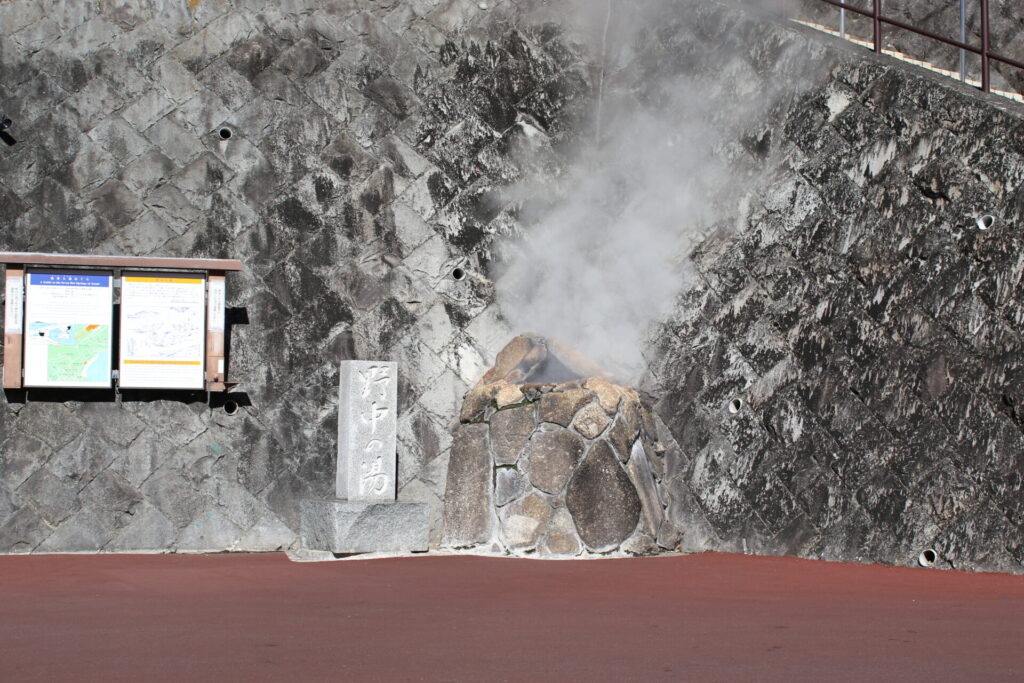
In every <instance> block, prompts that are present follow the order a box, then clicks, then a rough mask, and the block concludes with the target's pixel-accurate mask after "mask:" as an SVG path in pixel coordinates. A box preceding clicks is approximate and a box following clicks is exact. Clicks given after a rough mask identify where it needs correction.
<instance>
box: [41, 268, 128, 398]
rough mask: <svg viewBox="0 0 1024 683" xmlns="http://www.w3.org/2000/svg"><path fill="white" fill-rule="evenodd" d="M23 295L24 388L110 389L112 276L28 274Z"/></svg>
mask: <svg viewBox="0 0 1024 683" xmlns="http://www.w3.org/2000/svg"><path fill="white" fill-rule="evenodd" d="M27 280H28V285H27V287H26V291H25V386H26V387H96V388H104V387H109V386H110V367H111V365H110V364H111V361H110V358H111V326H112V323H113V318H114V315H113V310H114V296H113V292H114V287H113V274H112V273H111V272H110V271H95V270H90V271H84V270H77V271H76V270H41V269H39V270H30V271H28V274H27Z"/></svg>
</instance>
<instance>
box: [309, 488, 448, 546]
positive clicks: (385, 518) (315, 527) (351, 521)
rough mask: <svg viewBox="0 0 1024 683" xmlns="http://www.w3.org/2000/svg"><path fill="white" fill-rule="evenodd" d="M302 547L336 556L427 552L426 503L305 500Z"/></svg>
mask: <svg viewBox="0 0 1024 683" xmlns="http://www.w3.org/2000/svg"><path fill="white" fill-rule="evenodd" d="M301 516H302V520H301V523H302V543H303V545H304V546H305V547H306V548H310V549H313V550H328V551H330V552H332V553H372V552H415V551H425V550H426V549H427V542H428V537H429V527H430V524H429V521H428V515H427V505H426V503H399V502H394V501H390V502H385V503H364V502H355V501H348V500H336V499H335V500H304V501H302V508H301Z"/></svg>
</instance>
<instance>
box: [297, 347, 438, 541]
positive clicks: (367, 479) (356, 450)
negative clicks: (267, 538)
mask: <svg viewBox="0 0 1024 683" xmlns="http://www.w3.org/2000/svg"><path fill="white" fill-rule="evenodd" d="M397 413H398V366H397V364H396V363H391V362H384V361H362V360H346V361H342V362H341V381H340V392H339V395H338V467H337V475H336V477H335V496H336V498H333V499H329V500H316V499H307V500H304V501H303V502H302V510H301V512H302V515H301V517H302V521H301V523H302V541H303V543H304V545H305V547H306V548H309V549H313V550H328V551H330V552H333V553H365V552H378V551H424V550H426V549H427V539H428V532H429V522H428V514H427V506H426V504H425V503H400V502H398V501H396V500H395V497H396V478H397V476H396V475H397V452H396V431H397V417H398V415H397Z"/></svg>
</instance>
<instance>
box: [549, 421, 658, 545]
mask: <svg viewBox="0 0 1024 683" xmlns="http://www.w3.org/2000/svg"><path fill="white" fill-rule="evenodd" d="M566 504H567V507H568V508H569V512H570V513H571V514H572V519H573V522H574V523H575V524H576V530H577V531H578V532H579V535H580V538H581V539H583V542H584V543H586V544H587V547H588V548H590V549H591V550H603V549H607V548H612V547H615V546H618V545H619V544H620V543H622V542H623V541H625V540H626V539H627V538H628V537H629V535H630V534H632V533H633V531H634V530H635V529H636V525H637V522H639V521H640V510H641V508H640V497H639V496H638V495H637V493H636V489H635V488H634V487H633V484H632V482H630V480H629V475H627V474H626V472H625V471H624V470H623V469H622V467H621V466H620V465H619V462H618V460H617V459H616V458H615V454H614V453H613V452H612V449H611V446H609V445H608V442H607V441H604V440H600V441H595V442H594V445H593V446H591V448H590V452H589V453H587V455H586V457H585V458H584V459H583V462H582V463H580V466H579V468H577V470H576V472H575V473H574V474H573V476H572V479H571V480H570V481H569V488H568V493H567V496H566Z"/></svg>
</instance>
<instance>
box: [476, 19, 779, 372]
mask: <svg viewBox="0 0 1024 683" xmlns="http://www.w3.org/2000/svg"><path fill="white" fill-rule="evenodd" d="M615 4H616V5H621V4H622V3H615ZM641 4H644V5H645V6H646V7H647V9H648V12H646V13H645V15H646V16H647V17H650V16H651V15H652V13H653V12H652V11H651V9H652V8H654V7H655V4H654V3H641ZM684 4H685V3H684ZM590 6H591V7H592V8H594V9H591V11H590V12H589V13H587V14H585V15H584V18H585V19H586V20H587V21H588V22H589V25H590V26H592V27H596V32H597V36H596V43H595V44H596V45H598V46H603V48H604V53H605V59H606V64H608V63H609V62H610V61H611V58H609V54H610V53H614V55H617V57H615V58H614V59H617V60H619V61H626V60H628V59H630V56H631V52H630V48H631V46H636V45H637V40H636V34H635V33H633V32H632V31H631V32H630V35H626V36H623V35H621V34H620V35H619V36H618V40H619V43H618V44H617V45H615V46H609V45H608V42H609V37H608V35H607V33H606V32H604V31H602V28H603V27H604V26H606V25H607V24H606V22H605V19H606V15H605V14H603V12H604V11H605V8H606V5H605V3H604V2H597V3H592V4H591V5H590ZM595 6H596V8H595ZM616 9H619V8H618V7H617V8H616ZM598 10H600V11H598ZM658 10H659V11H664V9H663V8H658ZM620 11H621V10H620ZM653 14H655V15H656V13H653ZM634 16H636V15H634ZM613 21H614V18H613ZM617 25H619V24H617ZM620 33H621V32H620ZM599 49H600V47H599ZM636 49H637V50H642V49H643V47H642V46H638V47H636ZM735 62H736V63H735V64H730V63H729V62H728V60H726V62H725V63H723V64H722V71H721V72H719V73H717V74H715V75H714V77H713V78H693V77H686V78H680V77H678V76H674V77H672V78H671V80H666V81H663V82H658V83H645V84H643V87H642V91H643V95H642V96H641V97H636V96H634V94H630V93H631V91H633V92H634V93H635V92H636V91H638V90H640V89H639V88H637V87H635V86H636V84H635V83H633V84H630V83H624V78H625V77H624V76H623V75H622V74H624V73H626V72H625V71H619V74H618V75H615V74H613V71H614V70H613V69H612V68H610V67H609V68H608V73H607V74H605V73H604V69H602V73H601V74H599V75H597V76H595V78H594V80H595V83H594V85H595V91H598V90H603V93H602V96H601V97H600V98H599V101H598V102H597V103H596V105H595V118H598V117H599V119H600V120H595V121H594V122H593V126H592V130H598V131H600V134H599V135H600V140H599V143H598V144H590V145H589V146H588V149H584V150H580V151H579V152H578V160H577V163H575V164H574V166H573V168H572V169H570V171H569V172H568V174H567V175H565V176H562V177H560V178H559V179H558V180H557V183H556V184H555V183H554V179H553V178H549V182H550V183H552V184H549V185H548V186H538V185H532V186H529V187H519V188H516V190H515V192H517V193H518V195H517V196H516V198H517V199H519V200H521V201H524V206H525V208H524V216H523V217H522V218H521V220H522V222H523V223H524V226H523V228H524V234H523V236H522V237H521V238H520V239H518V240H516V241H514V242H510V243H507V244H505V245H503V247H504V248H503V250H502V262H501V267H500V268H499V270H498V273H499V274H498V278H497V281H496V291H497V297H498V302H499V305H500V306H501V310H502V313H503V315H504V316H505V318H506V319H507V321H508V322H509V324H510V326H511V328H512V329H513V330H514V331H515V332H517V333H523V332H535V333H539V334H542V335H545V336H549V337H555V338H558V339H560V340H561V341H563V342H565V343H567V344H569V345H571V346H574V347H575V348H577V349H578V350H579V351H581V352H583V353H584V354H586V355H588V356H589V357H590V358H591V359H593V360H594V361H596V362H598V363H599V364H601V365H602V366H603V367H605V368H607V369H608V370H609V371H610V372H611V373H612V374H614V375H615V376H616V377H618V378H619V379H620V380H623V381H635V380H637V379H638V378H639V377H640V375H641V374H642V372H643V371H644V369H645V363H644V359H643V355H642V351H643V348H644V343H645V338H646V336H647V334H648V332H649V329H650V327H651V324H652V323H653V322H655V321H658V320H661V319H663V318H665V317H666V316H667V315H668V314H669V313H670V312H671V310H672V307H673V303H674V301H675V299H676V297H677V295H678V293H679V292H680V291H681V290H682V288H684V287H685V286H686V284H687V283H688V282H690V281H691V277H692V276H691V270H692V269H691V268H690V265H689V262H688V258H687V257H688V255H689V253H690V251H691V250H692V249H693V247H694V246H695V245H696V243H698V242H699V241H700V239H701V236H702V235H703V234H705V233H706V231H707V230H708V229H710V228H712V227H716V228H721V227H722V226H723V225H726V226H729V227H731V225H732V224H733V223H734V221H735V219H736V207H738V206H739V205H740V204H741V198H742V196H743V195H744V194H745V193H746V192H747V187H746V185H745V183H743V182H742V181H740V182H739V183H736V184H734V178H733V173H734V164H732V163H731V162H730V161H729V160H730V159H735V158H737V157H740V156H742V151H741V148H740V147H739V145H738V143H737V139H738V137H739V131H740V128H741V127H742V126H743V125H745V124H746V123H747V122H749V121H750V120H751V119H752V117H754V118H756V117H757V116H758V115H759V112H763V111H764V108H765V107H766V106H767V105H768V100H770V99H771V98H768V97H767V96H764V94H757V93H750V95H753V97H748V98H746V100H747V102H746V103H745V104H740V103H739V102H740V99H741V98H742V94H738V93H737V92H736V89H735V88H734V87H733V86H734V85H735V82H737V81H740V82H741V81H742V80H743V78H744V77H745V76H747V75H749V76H751V79H750V80H751V82H756V81H757V80H758V79H756V78H754V77H753V74H745V73H737V72H736V69H748V70H749V65H744V64H745V63H744V62H743V61H742V60H735ZM730 70H733V72H732V73H730ZM601 81H604V85H603V87H602V86H601ZM723 83H724V87H723ZM730 83H732V85H730ZM624 84H625V85H626V86H627V87H624ZM641 99H642V100H643V101H644V102H643V103H641V101H640V100H641ZM751 101H754V102H756V104H753V105H752V104H750V102H751ZM520 125H521V127H522V128H523V131H524V134H523V135H522V136H521V139H522V147H523V149H522V150H521V153H522V154H524V155H526V156H527V157H529V156H530V155H540V154H542V152H543V150H542V149H541V147H542V143H539V142H538V141H537V138H538V132H537V131H536V129H535V128H533V126H531V125H530V124H529V123H526V122H523V123H521V124H520ZM589 140H590V142H591V143H593V141H594V136H593V135H592V136H590V138H589ZM748 159H749V158H748ZM527 161H529V160H528V159H527ZM526 195H529V196H528V197H527V196H526ZM537 206H541V207H543V208H542V209H541V210H540V211H539V213H540V215H539V217H537V218H535V219H534V220H532V221H531V220H530V218H529V217H527V216H526V214H528V213H529V212H530V210H531V208H532V210H533V211H534V212H538V210H537V208H536V207H537Z"/></svg>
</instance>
